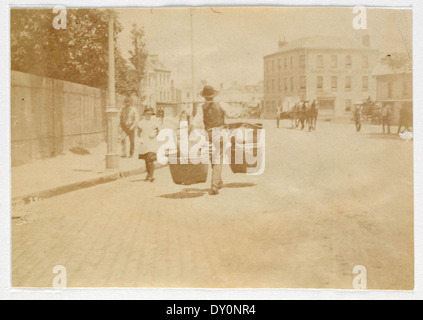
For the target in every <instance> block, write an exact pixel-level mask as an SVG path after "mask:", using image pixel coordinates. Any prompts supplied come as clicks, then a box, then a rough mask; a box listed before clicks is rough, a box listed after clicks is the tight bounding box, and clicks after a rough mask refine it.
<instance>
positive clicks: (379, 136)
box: [364, 132, 400, 140]
mask: <svg viewBox="0 0 423 320" xmlns="http://www.w3.org/2000/svg"><path fill="white" fill-rule="evenodd" d="M364 135H365V136H367V137H369V139H383V140H388V139H389V140H400V137H399V136H398V135H397V134H395V133H390V134H384V133H378V132H377V133H375V132H373V133H366V134H364Z"/></svg>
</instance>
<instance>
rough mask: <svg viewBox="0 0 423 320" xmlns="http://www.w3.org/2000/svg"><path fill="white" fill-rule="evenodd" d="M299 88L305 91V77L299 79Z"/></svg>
mask: <svg viewBox="0 0 423 320" xmlns="http://www.w3.org/2000/svg"><path fill="white" fill-rule="evenodd" d="M300 88H301V89H306V77H305V76H301V77H300Z"/></svg>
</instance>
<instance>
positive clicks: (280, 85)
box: [278, 78, 282, 92]
mask: <svg viewBox="0 0 423 320" xmlns="http://www.w3.org/2000/svg"><path fill="white" fill-rule="evenodd" d="M278 91H279V92H281V91H282V81H281V79H280V78H279V80H278Z"/></svg>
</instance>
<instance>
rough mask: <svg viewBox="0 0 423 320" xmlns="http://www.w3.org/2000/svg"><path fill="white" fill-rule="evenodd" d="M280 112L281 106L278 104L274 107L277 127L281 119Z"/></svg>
mask: <svg viewBox="0 0 423 320" xmlns="http://www.w3.org/2000/svg"><path fill="white" fill-rule="evenodd" d="M281 113H282V108H281V107H280V106H278V107H277V108H276V126H277V127H278V128H279V123H280V121H281Z"/></svg>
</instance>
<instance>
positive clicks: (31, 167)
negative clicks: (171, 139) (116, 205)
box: [11, 119, 176, 206]
mask: <svg viewBox="0 0 423 320" xmlns="http://www.w3.org/2000/svg"><path fill="white" fill-rule="evenodd" d="M167 122H169V123H167ZM164 125H165V126H167V127H169V128H174V127H175V126H176V122H175V120H173V119H172V120H171V119H169V120H168V121H165V123H164ZM137 147H138V141H136V142H135V154H134V156H133V157H132V158H120V159H119V169H118V170H107V169H106V153H107V145H106V143H102V144H100V145H99V146H97V147H96V148H93V149H85V148H79V147H77V148H71V149H69V150H66V151H65V152H64V153H63V154H61V155H59V156H57V157H54V158H47V159H40V160H37V161H34V162H30V163H26V164H24V165H21V166H17V167H12V170H11V178H12V179H11V180H12V206H16V205H21V204H27V203H31V202H35V201H38V200H41V199H45V198H50V197H53V196H57V195H60V194H64V193H67V192H72V191H75V190H79V189H83V188H88V187H92V186H95V185H98V184H101V183H106V182H111V181H115V180H118V179H121V178H125V177H129V176H133V175H138V174H142V173H145V172H146V168H145V162H144V161H143V160H139V159H138V152H137ZM127 149H129V141H128V142H127ZM119 151H120V146H119ZM158 167H159V166H158Z"/></svg>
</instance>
